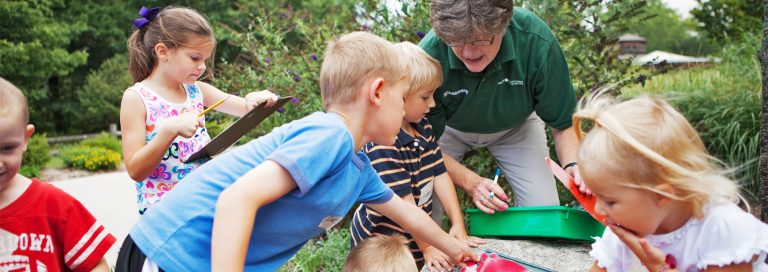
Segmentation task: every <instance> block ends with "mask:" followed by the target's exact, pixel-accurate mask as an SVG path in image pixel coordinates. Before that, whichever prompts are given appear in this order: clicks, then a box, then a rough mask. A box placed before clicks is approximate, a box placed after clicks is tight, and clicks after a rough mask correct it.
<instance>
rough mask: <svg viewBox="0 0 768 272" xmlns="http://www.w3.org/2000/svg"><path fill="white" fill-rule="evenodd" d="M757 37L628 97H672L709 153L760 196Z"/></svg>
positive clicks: (634, 88) (636, 89)
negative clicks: (711, 62)
mask: <svg viewBox="0 0 768 272" xmlns="http://www.w3.org/2000/svg"><path fill="white" fill-rule="evenodd" d="M759 44H760V43H759V37H758V36H757V35H746V37H745V42H742V43H733V44H731V45H727V46H726V47H725V48H724V49H723V51H722V53H721V54H720V57H721V58H722V60H721V62H720V63H716V64H714V65H712V66H710V67H700V68H691V69H687V70H680V71H675V72H670V73H667V74H664V75H659V76H655V77H653V78H651V80H649V81H648V82H647V83H646V85H645V86H639V85H637V86H631V87H626V88H624V89H623V90H622V96H624V97H633V96H637V95H640V94H651V95H658V96H661V97H664V98H666V99H667V100H668V101H670V103H672V104H673V105H674V106H675V107H676V108H677V109H679V110H680V111H681V112H682V113H683V115H684V116H685V117H686V118H687V119H688V120H689V121H690V122H691V124H692V125H693V126H694V127H695V128H696V129H697V130H698V132H699V134H700V135H701V138H702V140H703V141H704V143H705V145H706V146H707V149H708V150H709V152H710V153H711V154H712V155H714V156H716V157H717V158H719V159H720V160H722V161H723V162H725V163H726V164H727V165H729V166H731V167H734V169H735V172H734V178H735V179H736V180H738V181H739V182H740V184H741V185H742V187H743V189H744V191H745V192H746V193H747V194H751V195H752V196H757V195H759V190H760V189H759V185H760V179H759V172H758V166H759V164H758V155H759V149H760V146H759V135H760V120H761V119H760V103H761V98H760V68H759V62H758V59H757V52H758V48H757V45H759Z"/></svg>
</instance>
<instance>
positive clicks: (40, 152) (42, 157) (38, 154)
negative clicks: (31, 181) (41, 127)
mask: <svg viewBox="0 0 768 272" xmlns="http://www.w3.org/2000/svg"><path fill="white" fill-rule="evenodd" d="M50 151H51V147H50V146H49V145H48V140H47V139H46V138H45V134H37V135H32V137H31V138H30V139H29V141H28V142H27V151H25V152H24V156H23V157H22V159H21V170H19V173H20V174H21V175H23V176H25V177H38V176H40V171H41V170H42V169H43V167H44V166H45V164H46V163H48V161H50V160H51V157H50V156H49V155H48V153H49V152H50Z"/></svg>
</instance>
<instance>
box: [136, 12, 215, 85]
mask: <svg viewBox="0 0 768 272" xmlns="http://www.w3.org/2000/svg"><path fill="white" fill-rule="evenodd" d="M200 38H204V39H210V40H211V42H213V44H214V50H213V52H211V57H210V58H208V60H207V61H206V64H205V65H206V67H208V69H206V75H205V76H203V78H208V77H211V76H212V75H213V59H214V53H215V52H216V49H215V46H216V39H215V38H214V34H213V30H212V29H211V26H210V25H209V24H208V21H207V20H206V19H205V17H203V15H200V13H198V12H197V11H195V10H193V9H189V8H183V7H173V6H171V7H166V8H163V9H162V10H161V11H160V13H158V14H157V16H156V17H155V18H153V19H151V20H150V21H149V23H148V24H147V25H145V26H143V27H138V28H136V30H134V31H133V33H131V36H130V37H128V44H127V47H128V71H129V72H130V73H131V78H133V82H134V83H135V82H139V81H142V80H144V79H145V78H147V77H149V75H150V74H151V73H152V69H154V68H155V65H156V64H157V59H156V58H157V56H155V45H156V44H158V43H163V44H165V46H167V47H168V49H175V48H179V47H188V46H191V45H193V44H192V42H193V40H194V39H200Z"/></svg>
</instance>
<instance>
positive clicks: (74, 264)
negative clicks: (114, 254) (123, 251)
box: [0, 179, 115, 272]
mask: <svg viewBox="0 0 768 272" xmlns="http://www.w3.org/2000/svg"><path fill="white" fill-rule="evenodd" d="M114 243H115V237H114V236H112V235H111V234H109V233H108V232H107V231H106V230H105V229H104V226H102V225H101V224H99V222H96V218H93V215H91V213H90V212H88V210H87V209H85V207H83V205H82V204H80V202H79V201H77V200H76V199H75V198H73V197H72V196H70V195H68V194H67V193H65V192H64V191H62V190H61V189H59V188H56V187H54V186H53V185H50V184H45V183H42V182H40V181H39V180H36V179H33V180H32V183H31V184H30V185H29V188H27V190H26V191H24V193H23V194H22V195H21V196H19V198H18V199H16V201H14V202H12V203H11V204H9V205H8V206H6V207H5V208H2V209H0V271H33V272H34V271H38V272H42V271H90V270H91V269H93V267H94V266H96V264H98V263H99V261H100V260H101V259H102V258H103V257H104V254H105V253H106V252H107V250H108V249H109V248H110V247H111V246H112V244H114Z"/></svg>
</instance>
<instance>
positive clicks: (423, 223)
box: [368, 197, 479, 264]
mask: <svg viewBox="0 0 768 272" xmlns="http://www.w3.org/2000/svg"><path fill="white" fill-rule="evenodd" d="M368 205H369V206H371V207H372V208H373V209H375V210H377V211H379V212H381V213H382V214H384V215H385V216H386V217H388V218H390V219H392V221H395V223H397V224H398V225H400V226H401V227H403V228H404V229H405V231H407V232H408V233H410V234H411V235H413V237H414V238H415V239H421V240H422V241H425V242H427V243H428V244H430V245H432V246H434V247H435V248H437V249H439V250H440V251H442V252H443V253H445V254H446V255H448V256H449V257H451V259H452V260H453V262H454V264H461V261H463V260H464V259H466V258H469V259H471V260H473V261H479V259H478V257H477V256H476V255H475V254H474V253H473V252H472V249H471V248H469V246H467V245H466V244H465V243H464V242H460V241H459V240H457V239H455V238H453V237H451V236H450V235H448V234H447V233H445V232H444V231H443V230H442V229H440V227H439V226H437V224H435V221H432V218H430V217H429V215H427V213H425V212H424V211H423V210H421V209H420V208H419V207H416V206H415V205H411V204H408V203H407V202H405V201H404V200H403V199H402V198H400V197H393V198H392V199H390V200H389V201H387V202H384V203H381V204H373V203H368Z"/></svg>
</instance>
